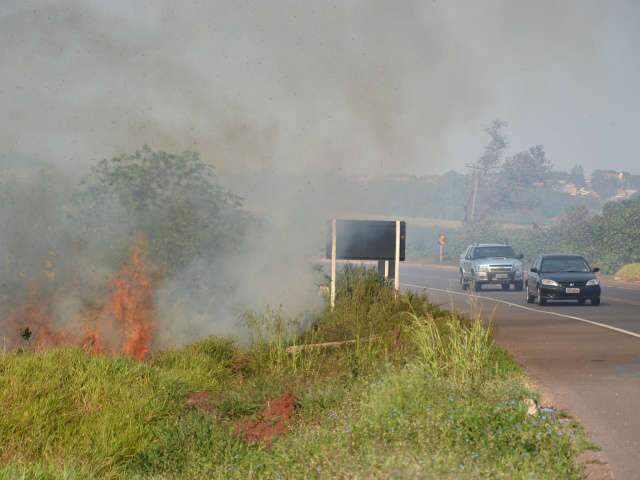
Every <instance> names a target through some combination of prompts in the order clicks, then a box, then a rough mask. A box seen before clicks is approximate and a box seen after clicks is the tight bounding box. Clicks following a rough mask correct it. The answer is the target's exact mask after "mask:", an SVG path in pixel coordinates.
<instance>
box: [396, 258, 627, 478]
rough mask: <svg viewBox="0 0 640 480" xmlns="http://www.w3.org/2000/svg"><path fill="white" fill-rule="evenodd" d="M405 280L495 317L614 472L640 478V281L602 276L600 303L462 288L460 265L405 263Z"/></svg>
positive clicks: (458, 306) (500, 336)
mask: <svg viewBox="0 0 640 480" xmlns="http://www.w3.org/2000/svg"><path fill="white" fill-rule="evenodd" d="M400 278H401V285H402V287H403V288H407V289H413V290H417V291H418V290H421V289H426V290H425V291H426V293H427V294H428V295H429V297H430V300H431V301H432V302H434V303H437V304H440V305H442V307H443V308H448V309H451V308H453V309H454V310H456V311H458V312H461V313H466V314H480V315H482V316H483V318H484V319H487V320H489V319H491V320H492V322H493V325H494V329H495V339H496V342H497V343H498V344H499V345H501V346H503V347H504V348H506V349H507V350H508V351H509V352H510V353H511V354H512V355H513V356H514V358H515V359H516V361H517V362H518V363H520V364H521V365H522V366H523V367H524V368H525V370H526V371H527V373H528V374H529V376H530V377H531V378H532V379H533V381H534V382H535V384H536V386H537V387H538V388H539V389H540V390H541V391H542V392H543V394H544V396H545V397H546V398H547V399H549V401H552V402H553V405H554V406H555V407H557V408H559V409H563V410H567V411H569V412H571V413H572V414H573V415H575V416H576V417H577V418H578V419H579V420H580V421H581V423H582V424H583V425H584V426H585V427H586V429H587V431H588V432H589V433H590V434H591V438H592V440H593V441H594V442H595V443H596V444H597V445H599V446H600V447H601V448H602V454H601V455H602V458H603V459H604V460H605V461H607V462H608V463H609V467H610V469H611V471H612V472H613V474H614V476H615V478H616V479H640V286H636V285H633V284H625V283H623V282H616V281H613V280H602V279H601V283H602V288H603V294H602V304H601V305H600V306H598V307H592V306H589V305H586V306H578V305H576V304H572V303H564V304H559V303H552V304H549V305H546V306H544V307H539V306H537V305H529V304H527V303H526V301H525V298H524V293H523V292H515V291H513V290H511V291H507V292H504V291H502V290H501V289H489V288H487V289H486V290H483V291H481V292H463V291H462V290H461V288H460V287H459V285H458V274H457V271H456V270H455V269H448V268H441V267H428V266H422V265H411V264H403V265H402V267H401V276H400Z"/></svg>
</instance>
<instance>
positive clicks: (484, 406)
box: [0, 270, 582, 479]
mask: <svg viewBox="0 0 640 480" xmlns="http://www.w3.org/2000/svg"><path fill="white" fill-rule="evenodd" d="M134 271H135V270H134ZM145 278H146V277H145ZM134 283H135V282H134ZM340 285H341V290H340V292H341V294H340V295H339V297H338V298H339V301H338V305H337V307H336V309H335V311H334V312H330V311H329V310H328V309H327V310H326V311H325V312H324V313H323V314H321V315H320V316H319V317H318V318H316V319H315V320H314V321H313V322H311V325H307V329H306V330H303V331H301V330H299V328H300V326H301V325H302V324H304V322H302V321H296V320H291V319H288V318H287V317H286V316H284V315H283V314H282V312H279V311H269V312H267V313H266V314H265V315H264V316H261V315H256V314H253V315H252V316H251V320H252V322H254V326H256V327H257V326H261V329H260V330H259V332H258V333H257V334H256V335H255V336H254V341H253V344H252V345H251V346H250V347H248V348H243V349H241V348H239V347H238V346H236V345H235V344H234V343H233V342H231V341H230V340H225V339H219V338H210V339H206V340H203V341H201V342H198V343H196V344H194V345H191V346H188V347H185V348H183V349H180V350H172V351H166V352H150V353H148V354H147V356H146V358H145V360H144V361H142V362H140V361H137V360H135V359H134V358H132V357H134V356H133V355H128V356H106V355H94V354H91V353H87V352H86V351H83V350H82V349H80V348H57V349H50V350H47V349H45V350H36V351H33V352H22V353H20V352H15V351H13V352H5V353H0V411H2V412H3V415H2V416H0V439H1V440H2V441H1V442H0V478H16V477H18V478H19V477H20V476H21V475H22V476H23V478H37V477H40V478H47V479H49V478H51V479H62V478H65V479H69V478H83V479H84V478H114V479H119V478H123V479H124V478H127V479H128V478H243V479H244V478H256V477H260V478H345V477H350V478H373V477H375V478H425V477H428V478H514V479H517V478H581V476H582V470H581V467H580V466H579V465H578V464H577V463H576V454H577V452H576V448H575V446H574V443H572V442H571V440H570V439H569V438H568V437H569V436H568V435H567V432H566V427H563V426H562V425H561V423H560V422H559V421H558V419H556V418H555V417H553V416H537V417H531V416H528V415H527V413H526V404H525V402H524V399H526V398H529V397H530V396H531V392H529V391H528V390H527V389H526V387H525V386H524V383H523V379H522V375H521V373H520V371H519V370H518V369H517V367H516V366H515V365H514V364H513V362H512V361H511V360H510V359H509V358H508V357H507V356H506V355H505V354H504V352H502V351H501V350H500V349H498V348H497V347H495V346H494V345H493V343H492V341H491V338H490V335H488V334H487V333H486V331H485V330H484V329H482V327H481V326H480V325H479V324H478V323H477V322H476V323H474V322H469V321H464V320H461V319H457V318H454V317H452V316H451V315H450V314H448V313H447V312H444V311H440V310H438V309H437V308H435V307H433V306H432V305H429V304H428V303H427V302H426V299H425V298H424V297H420V296H412V295H402V296H401V297H400V298H399V299H397V300H396V299H395V298H394V295H393V291H392V290H391V288H390V287H389V286H388V285H386V284H384V283H383V282H380V281H379V280H378V279H377V277H376V276H375V275H373V274H369V273H367V272H364V271H362V270H354V271H349V272H347V276H346V277H343V278H342V279H341V284H340ZM145 301H146V297H142V298H141V303H142V304H144V302H145ZM136 304H137V303H136ZM353 339H356V342H352V343H347V344H344V345H343V346H341V347H339V348H332V349H297V350H296V349H294V350H293V351H291V350H290V352H292V353H289V352H287V349H288V348H289V347H291V346H292V345H301V344H307V343H320V342H330V341H341V340H353Z"/></svg>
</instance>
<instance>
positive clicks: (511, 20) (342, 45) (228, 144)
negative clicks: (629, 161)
mask: <svg viewBox="0 0 640 480" xmlns="http://www.w3.org/2000/svg"><path fill="white" fill-rule="evenodd" d="M608 11H609V10H606V9H605V8H604V7H603V6H602V4H601V3H600V2H590V3H586V2H582V1H578V0H575V1H570V2H552V1H545V2H529V3H527V4H526V5H524V4H522V3H519V5H518V6H517V7H516V6H514V4H513V3H512V2H508V1H506V0H492V1H490V2H482V3H481V4H476V3H470V4H467V5H462V4H458V3H452V2H439V1H432V2H423V1H417V0H416V1H406V2H390V1H381V0H378V1H360V0H347V1H344V2H337V3H330V2H319V1H318V2H299V1H294V0H277V1H270V2H261V1H244V0H243V1H238V0H233V1H232V0H221V1H215V2H196V1H194V2H180V3H175V2H170V1H168V0H164V1H152V0H146V1H140V2H126V1H111V2H102V1H98V0H94V1H79V0H78V1H71V0H69V1H63V2H48V1H30V2H24V1H15V2H3V4H2V6H0V42H1V43H2V45H4V46H5V48H4V49H3V53H2V54H1V55H2V62H0V73H1V74H2V77H3V87H2V88H1V89H0V102H1V103H2V105H3V113H4V114H3V115H2V117H0V151H4V152H10V153H12V154H15V155H17V156H21V158H25V157H32V158H36V159H38V160H42V161H48V162H51V163H53V164H55V165H57V166H58V167H59V168H62V169H64V172H66V173H68V172H69V171H75V170H78V169H84V170H86V169H88V167H90V166H91V165H92V164H94V163H95V161H96V159H99V158H109V157H113V156H116V155H120V154H122V153H130V152H133V151H135V150H136V149H138V148H140V147H141V146H142V145H143V144H149V145H151V146H153V147H154V148H155V149H159V150H167V151H170V152H180V151H183V150H186V149H189V150H195V151H198V152H200V153H201V155H202V157H203V158H204V159H205V160H206V161H208V162H210V163H212V164H213V165H215V166H216V167H217V169H218V171H219V172H220V173H221V181H222V182H223V183H224V182H230V181H231V180H230V178H231V176H234V178H235V182H239V184H238V189H239V190H241V191H245V192H249V193H251V203H250V204H249V205H247V208H248V209H249V210H250V211H251V212H252V213H253V214H255V215H257V216H258V217H259V218H260V223H259V224H260V226H259V227H256V228H254V229H253V230H251V231H250V232H249V233H248V234H247V235H246V237H245V238H244V240H243V243H242V245H240V248H239V251H240V252H241V253H240V254H237V255H234V256H229V257H225V258H223V259H218V260H216V261H212V260H210V259H208V258H206V259H205V258H198V259H196V260H195V261H194V262H192V263H191V264H190V265H189V266H188V267H185V268H184V269H183V270H181V271H179V272H176V274H175V275H174V276H173V277H172V278H170V279H167V280H166V282H165V283H164V284H163V285H162V287H161V289H160V291H159V292H158V296H157V303H158V312H159V313H158V315H159V318H160V322H161V327H160V329H159V332H158V335H159V338H161V339H162V340H161V343H167V342H171V341H173V342H177V343H182V342H185V341H189V340H192V339H193V338H197V337H198V336H201V335H203V334H207V333H222V334H228V333H234V332H237V329H236V327H235V326H234V325H235V323H234V322H235V321H236V319H237V316H238V315H239V313H241V311H242V309H245V308H255V309H258V310H259V309H261V308H263V307H264V305H266V304H271V305H272V306H278V305H283V307H285V308H287V309H289V310H291V311H293V312H297V311H302V310H304V309H307V308H309V307H310V306H311V307H313V306H315V305H317V304H318V302H319V298H318V296H317V289H316V288H315V280H316V279H315V277H314V273H313V271H312V270H311V268H310V262H311V261H312V260H313V259H315V258H317V257H318V256H320V255H321V254H322V249H323V242H324V231H323V229H324V226H325V221H326V219H327V218H331V217H332V216H334V215H336V214H339V213H341V211H343V205H345V204H347V203H348V200H350V198H351V195H352V193H351V192H350V191H349V190H348V188H347V189H337V188H335V184H336V182H335V175H378V174H390V173H402V172H409V173H428V172H433V171H435V170H439V169H444V168H449V167H450V165H451V163H452V162H453V161H457V159H455V158H452V157H453V156H454V154H455V152H459V151H460V150H459V149H458V147H457V146H455V145H454V146H452V139H458V138H460V134H461V132H462V133H464V132H467V131H468V130H469V129H471V128H474V129H475V128H476V125H477V122H484V120H485V118H486V116H487V115H489V117H490V118H493V117H494V116H496V115H495V109H496V108H497V106H499V105H500V104H501V103H500V102H501V101H504V98H505V97H503V96H501V92H502V91H508V92H509V93H510V95H511V97H510V98H512V99H514V98H515V99H516V100H518V98H517V97H518V96H520V95H524V94H523V92H528V93H527V98H529V99H533V100H534V101H535V99H536V98H537V97H540V98H543V97H544V96H545V95H546V94H547V93H548V92H549V91H554V88H555V87H554V85H552V84H549V82H548V81H546V80H545V79H546V77H547V75H548V74H549V72H550V71H554V70H558V69H561V70H562V77H563V78H565V80H566V81H567V82H569V83H576V82H578V81H579V88H578V90H579V91H582V93H585V92H586V93H589V91H590V88H591V89H593V88H596V87H597V86H598V85H599V83H601V82H604V80H603V76H602V75H601V74H600V73H599V72H600V67H601V62H600V57H599V55H598V52H597V48H595V45H596V44H597V42H598V38H599V36H598V33H597V29H596V28H594V27H595V26H597V25H599V23H600V22H601V21H602V19H603V18H605V17H606V16H607V12H608ZM514 79H517V82H516V83H513V80H514ZM514 85H515V87H514ZM516 87H517V88H516ZM579 98H581V97H579V96H578V97H576V99H579ZM576 101H577V100H576ZM514 104H517V105H518V108H519V105H520V104H519V102H518V101H514ZM478 130H479V129H478ZM471 143H473V142H471ZM477 150H479V149H478V148H475V147H474V150H473V151H474V152H475V151H477ZM464 160H467V159H464ZM464 160H463V161H464ZM248 172H250V173H253V174H254V176H252V177H248V176H243V175H244V174H246V173H248ZM290 172H295V174H296V176H294V177H292V176H290V175H284V173H290ZM62 176H63V175H61V177H62ZM292 178H293V179H296V182H295V184H292V183H291V179H292ZM250 179H254V180H255V179H258V180H257V184H256V185H247V184H246V182H248V181H249V180H250ZM243 182H244V183H243ZM69 183H71V185H69ZM37 184H38V185H40V187H42V188H45V187H46V188H54V189H55V188H58V189H59V190H60V192H59V193H60V198H57V197H56V199H53V200H51V199H49V200H47V199H45V198H42V199H39V200H38V199H37V198H34V197H33V195H32V193H33V192H31V193H30V192H29V190H28V189H26V190H24V192H23V194H24V195H23V196H24V197H25V198H22V199H19V200H17V203H16V204H15V205H14V206H13V207H11V208H10V209H9V210H7V213H6V215H5V216H6V217H7V218H8V223H7V224H6V225H8V226H7V227H6V228H3V233H2V235H1V236H0V241H1V242H2V245H0V249H6V248H11V249H12V250H11V251H10V252H9V253H7V255H9V256H10V258H15V259H19V261H21V262H23V263H24V264H25V265H24V266H23V267H24V268H23V267H21V268H22V270H24V271H26V273H25V272H23V273H24V275H25V276H26V277H33V276H37V275H38V272H39V271H41V266H42V262H43V261H45V260H40V259H46V255H47V254H48V253H47V252H48V251H49V250H55V251H57V252H58V251H61V252H67V249H68V248H69V247H67V245H68V237H69V235H68V232H69V231H71V232H73V228H74V227H72V226H69V225H68V224H66V223H65V221H64V220H61V219H62V218H63V217H64V213H65V212H63V211H60V209H62V210H64V205H66V204H67V199H65V198H63V197H64V196H65V194H66V192H69V191H71V190H73V182H72V181H69V180H66V179H64V178H60V180H59V181H58V180H57V179H53V178H47V179H46V180H43V179H41V180H39V181H38V182H37ZM40 187H39V188H40ZM25 188H26V187H25ZM16 198H17V197H16ZM42 206H44V207H45V208H44V209H43V208H42ZM50 208H53V209H54V211H53V212H50V215H49V216H47V215H48V213H47V212H48V211H49V209H50ZM32 213H33V214H34V215H32ZM118 215H119V213H118V212H114V214H113V217H114V218H117V217H118ZM32 217H33V218H36V219H40V220H38V221H39V222H41V223H36V224H32V223H31V222H28V223H27V224H24V225H23V224H20V220H19V219H25V218H29V219H31V218H32ZM116 223H117V222H116ZM50 225H54V226H55V227H54V228H53V230H51V229H50ZM52 232H53V233H52ZM74 233H75V232H74ZM50 234H54V237H49V235H50ZM112 235H113V237H109V238H100V239H92V240H91V241H88V242H87V245H85V247H84V248H85V249H84V250H83V252H82V254H81V255H78V254H77V253H75V254H74V253H73V252H68V254H67V253H63V254H61V255H63V256H64V257H65V260H64V263H65V264H73V265H74V266H75V267H77V266H78V265H80V264H82V270H87V271H95V272H96V274H95V276H91V278H94V279H98V280H87V279H85V280H83V282H80V283H83V285H85V287H83V288H86V289H88V290H90V291H94V290H95V291H100V289H101V288H102V289H104V286H103V287H99V285H101V284H102V283H104V282H102V283H101V280H99V279H101V278H104V276H105V275H107V273H108V272H113V271H115V270H116V269H117V265H115V264H114V258H116V257H117V255H115V253H114V252H115V251H121V250H122V249H123V248H124V245H125V244H126V241H127V239H129V240H130V235H131V232H128V231H120V230H118V228H116V227H114V229H113V232H112ZM43 238H47V239H48V241H47V242H43V241H42V239H43ZM52 238H53V240H52ZM31 243H33V245H31ZM51 244H53V245H55V248H53V249H52V248H50V245H51ZM110 244H115V245H117V246H118V247H117V248H113V247H110V246H109V245H110ZM3 253H4V252H3ZM116 263H117V262H116ZM27 267H28V268H27ZM75 267H74V268H72V269H71V270H73V271H76V270H77V268H75ZM22 270H21V271H22ZM15 271H18V270H15ZM11 275H14V271H13V270H12V273H11ZM5 276H6V275H3V277H5ZM3 281H4V278H3ZM12 300H15V299H12ZM63 303H64V304H65V305H66V306H67V307H65V308H66V309H67V310H68V309H72V307H70V306H69V305H74V302H73V301H70V300H69V301H65V302H63Z"/></svg>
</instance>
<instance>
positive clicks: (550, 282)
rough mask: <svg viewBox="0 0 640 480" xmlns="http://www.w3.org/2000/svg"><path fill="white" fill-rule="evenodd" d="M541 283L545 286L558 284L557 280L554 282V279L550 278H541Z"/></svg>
mask: <svg viewBox="0 0 640 480" xmlns="http://www.w3.org/2000/svg"><path fill="white" fill-rule="evenodd" d="M542 284H543V285H546V286H547V287H559V286H560V284H559V283H558V282H556V281H555V280H551V279H550V278H543V279H542Z"/></svg>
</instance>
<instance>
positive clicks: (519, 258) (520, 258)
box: [516, 253, 524, 260]
mask: <svg viewBox="0 0 640 480" xmlns="http://www.w3.org/2000/svg"><path fill="white" fill-rule="evenodd" d="M516 258H517V259H518V260H522V259H523V258H524V255H523V254H521V253H519V254H518V256H517V257H516Z"/></svg>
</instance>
